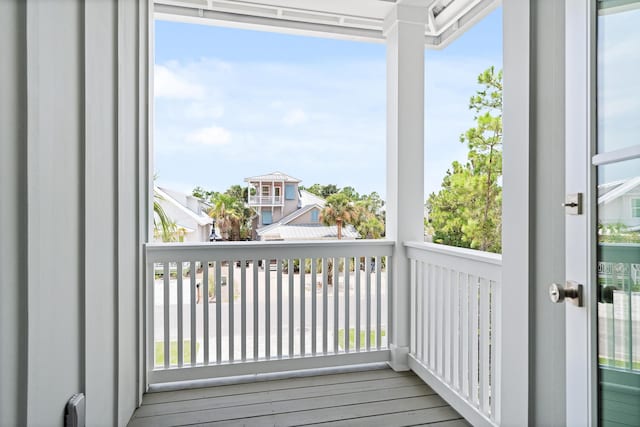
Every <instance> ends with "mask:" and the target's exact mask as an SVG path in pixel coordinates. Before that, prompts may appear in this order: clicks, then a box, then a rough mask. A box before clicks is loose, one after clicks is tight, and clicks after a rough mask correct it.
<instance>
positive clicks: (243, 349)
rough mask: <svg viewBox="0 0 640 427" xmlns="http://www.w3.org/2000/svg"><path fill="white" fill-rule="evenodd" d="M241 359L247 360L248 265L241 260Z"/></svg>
mask: <svg viewBox="0 0 640 427" xmlns="http://www.w3.org/2000/svg"><path fill="white" fill-rule="evenodd" d="M240 357H241V359H242V361H243V362H244V361H246V360H247V263H246V260H245V259H244V258H241V259H240Z"/></svg>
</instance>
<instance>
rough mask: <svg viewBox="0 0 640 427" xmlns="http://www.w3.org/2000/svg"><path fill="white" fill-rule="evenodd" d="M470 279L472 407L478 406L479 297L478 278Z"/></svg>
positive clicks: (471, 276)
mask: <svg viewBox="0 0 640 427" xmlns="http://www.w3.org/2000/svg"><path fill="white" fill-rule="evenodd" d="M469 277H470V278H471V292H470V294H469V299H470V300H471V303H472V304H471V360H472V364H471V380H472V381H471V398H472V400H471V401H472V402H473V404H474V405H478V402H479V400H478V363H479V358H478V346H479V336H478V333H479V330H480V325H479V322H478V315H479V314H478V304H479V302H480V301H479V298H480V295H478V277H477V276H476V275H469Z"/></svg>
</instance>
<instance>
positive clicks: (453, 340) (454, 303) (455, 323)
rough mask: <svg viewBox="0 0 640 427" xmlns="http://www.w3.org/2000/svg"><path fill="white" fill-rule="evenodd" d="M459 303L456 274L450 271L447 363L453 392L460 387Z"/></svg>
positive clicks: (454, 271)
mask: <svg viewBox="0 0 640 427" xmlns="http://www.w3.org/2000/svg"><path fill="white" fill-rule="evenodd" d="M459 302H460V293H459V291H458V272H457V271H456V270H451V308H450V310H451V334H450V336H449V337H450V338H449V339H450V344H451V348H450V353H451V360H450V361H449V376H450V377H451V386H452V387H453V388H454V390H459V389H460V387H459V385H458V382H457V378H456V375H457V367H458V358H459V357H460V352H459V348H458V336H459V334H460V332H459V329H458V328H459V327H460V322H459V319H460V318H459V316H458V309H459V306H458V304H459Z"/></svg>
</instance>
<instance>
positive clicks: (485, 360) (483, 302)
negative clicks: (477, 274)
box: [478, 278, 491, 414]
mask: <svg viewBox="0 0 640 427" xmlns="http://www.w3.org/2000/svg"><path fill="white" fill-rule="evenodd" d="M490 309H491V308H490V305H489V281H488V280H487V279H485V278H481V279H480V389H479V391H478V392H479V401H480V410H481V411H482V412H484V413H485V414H486V413H489V357H490V355H489V346H490V341H489V333H490V332H489V314H490Z"/></svg>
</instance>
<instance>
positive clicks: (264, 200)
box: [244, 172, 360, 240]
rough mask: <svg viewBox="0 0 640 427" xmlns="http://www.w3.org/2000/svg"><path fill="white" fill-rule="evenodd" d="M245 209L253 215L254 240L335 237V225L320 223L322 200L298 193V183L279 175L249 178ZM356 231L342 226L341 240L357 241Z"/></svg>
mask: <svg viewBox="0 0 640 427" xmlns="http://www.w3.org/2000/svg"><path fill="white" fill-rule="evenodd" d="M244 181H245V182H247V183H248V184H249V191H248V194H249V196H248V200H247V203H248V206H249V207H250V208H252V209H253V210H255V212H256V213H257V216H256V218H255V220H254V223H253V237H254V239H256V240H327V239H328V240H333V239H337V238H338V229H337V226H335V225H332V226H327V225H324V224H322V223H321V222H320V212H322V209H323V208H324V205H325V203H326V201H325V200H324V199H323V198H322V197H319V196H316V195H315V194H312V193H310V192H308V191H305V190H300V188H299V184H300V182H301V180H299V179H297V178H293V177H292V176H289V175H287V174H284V173H282V172H273V173H270V174H266V175H258V176H252V177H249V178H245V180H244ZM359 237H360V235H359V234H358V232H357V231H356V229H355V228H354V227H353V226H352V225H350V224H345V225H344V226H343V227H342V238H343V239H345V240H354V239H358V238H359Z"/></svg>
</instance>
